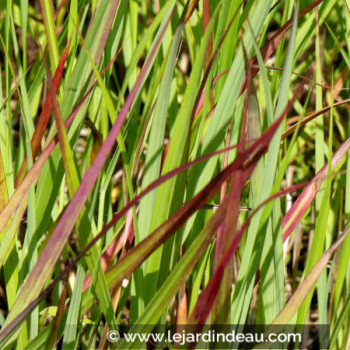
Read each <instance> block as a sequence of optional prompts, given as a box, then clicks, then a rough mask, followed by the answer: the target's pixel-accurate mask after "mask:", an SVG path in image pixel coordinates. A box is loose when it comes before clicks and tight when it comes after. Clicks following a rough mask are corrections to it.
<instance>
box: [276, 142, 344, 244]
mask: <svg viewBox="0 0 350 350" xmlns="http://www.w3.org/2000/svg"><path fill="white" fill-rule="evenodd" d="M349 150H350V138H348V139H347V140H346V141H345V142H344V143H343V144H342V145H341V146H340V148H339V149H338V151H337V152H335V154H334V155H333V158H332V164H331V166H332V168H331V170H332V171H333V170H334V169H335V168H336V167H337V166H338V165H339V163H340V162H341V161H342V160H343V159H344V157H345V156H346V154H347V153H348V151H349ZM327 175H328V163H327V164H325V165H324V166H323V168H322V169H321V170H320V171H319V172H318V173H317V175H316V176H315V177H314V178H313V179H312V180H311V181H310V183H309V184H308V186H307V187H306V188H305V190H304V191H303V192H302V194H301V195H300V196H299V197H298V199H297V200H296V201H295V203H294V204H293V205H292V207H291V208H290V209H289V211H288V213H287V214H286V215H285V216H284V217H283V219H282V231H283V240H284V241H285V240H286V239H287V238H288V236H289V235H290V234H291V233H292V231H293V230H294V228H295V226H296V225H297V223H298V222H300V220H301V218H302V217H303V215H304V213H305V212H306V210H307V208H308V207H309V205H310V204H311V202H312V201H313V200H314V198H315V196H316V193H317V192H318V190H319V189H320V187H321V185H322V183H323V181H324V180H325V179H326V178H327Z"/></svg>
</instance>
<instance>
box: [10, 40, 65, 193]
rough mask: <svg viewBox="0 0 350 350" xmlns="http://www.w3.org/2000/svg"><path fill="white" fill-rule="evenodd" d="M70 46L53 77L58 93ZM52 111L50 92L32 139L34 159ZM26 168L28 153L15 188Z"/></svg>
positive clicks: (63, 54)
mask: <svg viewBox="0 0 350 350" xmlns="http://www.w3.org/2000/svg"><path fill="white" fill-rule="evenodd" d="M69 48H70V41H69V42H68V44H67V46H66V47H65V49H64V51H63V53H62V56H61V58H60V61H59V63H58V66H57V69H56V72H55V75H54V77H53V86H54V89H55V94H56V93H57V91H58V87H59V85H60V81H61V78H62V74H63V70H64V65H65V63H66V61H67V57H68V53H69ZM51 112H52V99H51V96H50V94H48V95H47V96H46V99H45V102H44V106H43V109H42V111H41V113H40V116H39V119H38V123H37V125H36V128H35V131H34V134H33V137H32V141H31V148H32V155H33V161H34V159H35V157H36V155H37V154H38V152H39V149H40V144H41V140H42V138H43V136H44V133H45V130H46V127H47V124H48V123H49V120H50V115H51ZM26 170H27V155H26V156H25V157H24V159H23V163H22V166H21V168H20V170H19V172H18V175H17V178H16V181H15V188H17V186H18V184H19V183H20V182H21V181H22V180H23V178H24V176H25V173H26Z"/></svg>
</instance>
